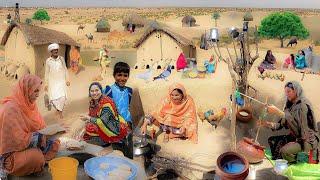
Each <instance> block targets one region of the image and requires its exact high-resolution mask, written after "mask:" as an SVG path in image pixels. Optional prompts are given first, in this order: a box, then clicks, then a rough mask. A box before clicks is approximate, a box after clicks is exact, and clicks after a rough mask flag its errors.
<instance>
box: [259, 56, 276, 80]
mask: <svg viewBox="0 0 320 180" xmlns="http://www.w3.org/2000/svg"><path fill="white" fill-rule="evenodd" d="M275 65H276V58H275V57H274V55H273V54H272V51H271V50H268V51H267V54H266V56H265V58H264V61H262V63H261V64H260V66H259V67H258V70H259V71H260V72H261V74H262V73H263V72H264V70H265V69H275Z"/></svg>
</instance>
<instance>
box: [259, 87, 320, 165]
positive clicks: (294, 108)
mask: <svg viewBox="0 0 320 180" xmlns="http://www.w3.org/2000/svg"><path fill="white" fill-rule="evenodd" d="M285 93H286V97H287V102H286V105H285V108H284V111H281V110H279V109H278V108H277V107H275V106H274V105H271V106H268V112H269V113H271V114H276V115H278V116H279V117H280V120H279V121H278V122H277V123H274V122H268V121H259V123H258V124H259V125H262V126H265V127H269V128H271V129H272V130H280V129H282V128H283V127H284V128H286V129H289V130H290V133H289V134H288V135H282V136H272V137H270V138H269V139H268V143H269V145H270V148H271V153H272V159H281V158H283V159H286V160H288V162H295V161H296V155H297V153H298V152H301V151H304V152H306V153H308V154H309V152H310V151H311V152H312V153H313V154H315V157H316V158H318V144H319V132H318V128H317V125H316V121H315V117H314V114H313V111H312V108H311V104H310V102H309V101H308V99H306V98H305V97H304V95H303V92H302V87H301V86H300V84H299V83H298V82H296V81H291V82H288V83H287V84H286V85H285Z"/></svg>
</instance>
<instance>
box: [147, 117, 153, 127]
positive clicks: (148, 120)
mask: <svg viewBox="0 0 320 180" xmlns="http://www.w3.org/2000/svg"><path fill="white" fill-rule="evenodd" d="M145 118H146V121H147V123H148V125H149V126H150V125H151V124H152V123H153V117H152V116H151V115H146V116H145Z"/></svg>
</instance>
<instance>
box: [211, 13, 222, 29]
mask: <svg viewBox="0 0 320 180" xmlns="http://www.w3.org/2000/svg"><path fill="white" fill-rule="evenodd" d="M220 17H221V16H220V14H219V12H214V13H213V14H212V17H211V18H212V19H213V20H214V23H215V27H217V21H218V19H220Z"/></svg>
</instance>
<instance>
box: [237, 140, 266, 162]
mask: <svg viewBox="0 0 320 180" xmlns="http://www.w3.org/2000/svg"><path fill="white" fill-rule="evenodd" d="M237 152H238V153H239V154H241V155H242V156H244V157H245V158H246V159H247V160H248V161H249V163H258V162H261V161H262V160H263V158H264V147H263V146H260V145H259V144H257V143H255V142H254V141H253V139H249V138H246V137H244V138H243V139H242V140H241V141H239V142H238V143H237Z"/></svg>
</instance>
